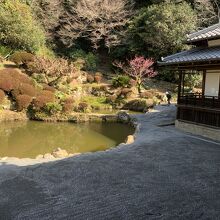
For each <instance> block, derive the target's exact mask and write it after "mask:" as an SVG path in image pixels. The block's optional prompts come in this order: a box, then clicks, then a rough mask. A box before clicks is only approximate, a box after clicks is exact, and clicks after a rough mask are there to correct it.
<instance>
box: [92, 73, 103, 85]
mask: <svg viewBox="0 0 220 220" xmlns="http://www.w3.org/2000/svg"><path fill="white" fill-rule="evenodd" d="M102 78H103V77H102V74H101V73H96V74H95V76H94V79H95V82H97V83H101V81H102Z"/></svg>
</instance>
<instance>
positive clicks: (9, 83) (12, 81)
mask: <svg viewBox="0 0 220 220" xmlns="http://www.w3.org/2000/svg"><path fill="white" fill-rule="evenodd" d="M21 83H27V84H33V82H32V80H31V79H30V78H29V77H28V76H26V75H25V74H22V73H19V72H18V71H17V70H15V69H10V68H9V69H3V70H0V89H2V90H4V91H5V92H10V91H11V90H15V89H18V88H19V85H20V84H21Z"/></svg>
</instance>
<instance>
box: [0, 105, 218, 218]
mask: <svg viewBox="0 0 220 220" xmlns="http://www.w3.org/2000/svg"><path fill="white" fill-rule="evenodd" d="M136 117H137V119H138V121H139V122H140V124H141V125H140V129H139V132H138V133H137V134H136V136H137V139H136V141H135V143H133V144H131V145H127V146H125V145H120V146H119V147H117V148H115V149H112V150H108V151H105V152H97V153H87V154H84V155H80V156H76V157H74V158H68V159H65V160H59V161H50V162H47V163H39V162H40V161H35V162H34V161H33V160H27V159H26V160H16V159H14V160H12V159H11V160H10V159H8V160H5V161H0V220H9V219H10V220H11V219H13V220H14V219H19V220H20V219H22V220H23V219H25V220H26V219H27V220H29V219H31V220H35V219H40V220H46V219H52V220H56V219H65V220H69V219H70V220H72V219H73V220H75V219H76V220H105V219H109V220H139V219H143V220H147V219H166V220H172V219H181V220H185V219H186V220H189V219H193V220H195V219H204V220H205V219H210V220H215V219H216V220H217V219H220V144H219V143H215V142H213V141H209V140H204V139H202V138H200V137H197V136H192V135H189V134H186V133H182V132H180V131H178V130H176V129H175V128H174V126H172V125H170V126H161V125H166V124H167V125H169V124H171V122H172V121H173V120H174V117H175V107H174V106H170V107H158V109H156V111H154V112H152V113H148V114H145V115H137V116H136ZM36 162H37V163H38V164H34V163H36Z"/></svg>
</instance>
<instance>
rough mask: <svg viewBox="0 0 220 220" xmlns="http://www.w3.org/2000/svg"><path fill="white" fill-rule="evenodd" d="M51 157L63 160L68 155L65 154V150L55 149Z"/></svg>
mask: <svg viewBox="0 0 220 220" xmlns="http://www.w3.org/2000/svg"><path fill="white" fill-rule="evenodd" d="M52 155H53V156H54V157H55V158H65V157H68V156H69V154H68V153H67V151H66V150H62V149H61V148H57V149H56V150H54V151H53V152H52Z"/></svg>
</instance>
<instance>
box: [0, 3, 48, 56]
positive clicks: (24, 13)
mask: <svg viewBox="0 0 220 220" xmlns="http://www.w3.org/2000/svg"><path fill="white" fill-rule="evenodd" d="M0 43H2V44H6V45H9V46H10V47H12V48H16V49H23V50H28V51H31V52H36V51H37V50H39V49H40V48H41V47H42V46H44V44H45V36H44V31H43V29H42V28H41V27H40V25H39V23H38V22H37V21H36V20H35V18H34V16H33V14H32V11H31V8H30V7H29V6H28V5H26V4H25V3H23V2H22V1H20V0H0Z"/></svg>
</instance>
